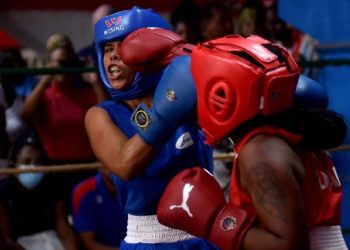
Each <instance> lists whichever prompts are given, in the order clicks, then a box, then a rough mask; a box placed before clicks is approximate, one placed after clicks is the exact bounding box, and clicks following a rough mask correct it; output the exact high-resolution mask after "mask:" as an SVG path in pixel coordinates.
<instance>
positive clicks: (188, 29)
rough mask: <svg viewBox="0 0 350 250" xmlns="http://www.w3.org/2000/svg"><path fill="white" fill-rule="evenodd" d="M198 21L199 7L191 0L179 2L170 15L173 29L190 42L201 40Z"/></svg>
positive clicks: (194, 42)
mask: <svg viewBox="0 0 350 250" xmlns="http://www.w3.org/2000/svg"><path fill="white" fill-rule="evenodd" d="M199 21H200V17H199V7H198V6H197V5H196V3H194V2H193V1H192V0H183V1H182V2H180V4H179V5H178V6H177V7H176V9H175V10H174V12H173V13H172V15H171V17H170V23H171V25H172V27H173V31H174V32H175V33H177V34H179V35H180V36H182V37H183V38H184V39H185V40H186V41H187V42H189V43H192V44H196V43H198V42H199V41H201V40H202V38H201V34H200V25H199Z"/></svg>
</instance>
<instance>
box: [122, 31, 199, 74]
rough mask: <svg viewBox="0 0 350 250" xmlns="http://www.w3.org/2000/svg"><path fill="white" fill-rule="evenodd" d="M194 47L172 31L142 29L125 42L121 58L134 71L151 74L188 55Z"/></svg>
mask: <svg viewBox="0 0 350 250" xmlns="http://www.w3.org/2000/svg"><path fill="white" fill-rule="evenodd" d="M193 47H194V45H192V44H189V43H187V42H186V41H185V40H183V38H182V37H181V36H179V35H178V34H176V33H174V32H172V31H169V30H166V29H161V28H142V29H138V30H137V31H134V32H132V33H130V34H129V35H128V36H127V37H126V38H125V39H124V40H123V42H122V44H121V46H120V56H121V59H122V61H123V62H124V63H125V64H126V65H128V66H129V67H130V68H132V69H133V70H135V71H138V72H142V73H150V72H154V71H158V70H160V69H163V68H164V67H166V66H167V65H168V64H169V63H170V62H171V61H172V60H173V59H174V58H175V57H177V56H181V55H188V54H189V53H190V52H191V50H192V48H193Z"/></svg>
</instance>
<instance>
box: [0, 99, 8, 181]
mask: <svg viewBox="0 0 350 250" xmlns="http://www.w3.org/2000/svg"><path fill="white" fill-rule="evenodd" d="M5 128H6V120H5V109H4V107H3V106H2V105H0V169H4V168H8V166H9V162H8V159H7V158H8V152H9V146H10V143H9V140H8V136H7V133H6V129H5ZM7 179H8V176H7V175H0V188H1V187H2V186H3V185H4V184H5V183H6V181H7Z"/></svg>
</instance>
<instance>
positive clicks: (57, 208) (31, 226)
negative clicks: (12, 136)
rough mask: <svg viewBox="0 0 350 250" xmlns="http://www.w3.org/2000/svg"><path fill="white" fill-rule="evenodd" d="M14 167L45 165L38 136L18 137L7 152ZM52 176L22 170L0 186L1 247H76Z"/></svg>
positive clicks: (52, 249) (44, 249)
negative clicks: (22, 171)
mask: <svg viewBox="0 0 350 250" xmlns="http://www.w3.org/2000/svg"><path fill="white" fill-rule="evenodd" d="M10 159H11V160H12V162H13V167H15V168H18V169H26V168H28V167H35V166H38V165H40V164H45V154H44V150H43V148H42V145H41V143H40V142H39V140H38V137H37V136H36V135H35V134H34V133H33V132H30V133H29V134H26V135H24V136H23V137H20V138H19V139H18V140H17V141H16V142H15V143H14V145H13V148H12V149H11V151H10ZM55 183H56V182H55V180H54V175H46V174H44V173H41V172H38V173H21V174H19V175H17V176H11V177H10V178H9V179H8V181H7V183H6V185H4V186H3V187H1V189H0V221H1V226H0V249H26V250H34V249H41V250H49V249H50V250H63V249H67V250H68V249H72V250H73V249H78V244H77V240H76V239H77V238H76V235H75V234H74V231H73V230H72V228H71V226H70V225H69V223H68V220H67V219H66V218H67V217H66V213H65V211H64V206H63V201H62V200H61V199H59V198H58V196H57V195H55V193H56V192H55V190H54V188H55V187H56V186H58V185H56V184H55Z"/></svg>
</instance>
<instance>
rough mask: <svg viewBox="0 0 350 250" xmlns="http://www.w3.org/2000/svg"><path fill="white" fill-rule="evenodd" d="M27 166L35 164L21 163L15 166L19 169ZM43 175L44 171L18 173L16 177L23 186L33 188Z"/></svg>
mask: <svg viewBox="0 0 350 250" xmlns="http://www.w3.org/2000/svg"><path fill="white" fill-rule="evenodd" d="M28 167H35V165H25V164H21V165H18V166H17V168H19V169H24V168H28ZM43 177H44V173H24V174H19V175H18V176H17V179H18V180H19V182H20V183H21V184H22V185H23V186H24V187H25V188H27V189H33V188H35V187H36V186H37V185H38V184H39V183H40V181H41V180H42V179H43Z"/></svg>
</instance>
